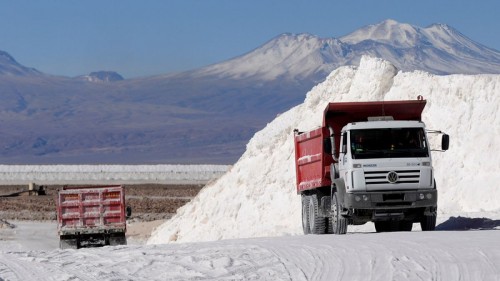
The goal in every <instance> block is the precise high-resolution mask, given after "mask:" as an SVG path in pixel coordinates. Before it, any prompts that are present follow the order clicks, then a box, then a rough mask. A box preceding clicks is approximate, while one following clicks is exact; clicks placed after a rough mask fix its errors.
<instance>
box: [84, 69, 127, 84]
mask: <svg viewBox="0 0 500 281" xmlns="http://www.w3.org/2000/svg"><path fill="white" fill-rule="evenodd" d="M83 78H84V79H86V80H87V81H89V82H116V81H122V80H124V78H123V76H121V75H120V74H119V73H118V72H115V71H95V72H91V73H90V74H89V75H85V76H83Z"/></svg>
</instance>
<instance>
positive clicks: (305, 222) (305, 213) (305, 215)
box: [302, 194, 311, 235]
mask: <svg viewBox="0 0 500 281" xmlns="http://www.w3.org/2000/svg"><path fill="white" fill-rule="evenodd" d="M302 230H303V231H304V234H306V235H307V234H310V233H311V229H310V228H309V196H306V195H304V194H302Z"/></svg>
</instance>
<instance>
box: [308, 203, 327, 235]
mask: <svg viewBox="0 0 500 281" xmlns="http://www.w3.org/2000/svg"><path fill="white" fill-rule="evenodd" d="M309 230H310V231H311V233H312V234H325V232H326V218H325V217H322V216H320V214H319V203H318V197H316V195H314V194H313V195H311V196H309Z"/></svg>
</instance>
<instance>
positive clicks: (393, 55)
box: [197, 20, 500, 80]
mask: <svg viewBox="0 0 500 281" xmlns="http://www.w3.org/2000/svg"><path fill="white" fill-rule="evenodd" d="M363 55H371V56H374V57H379V58H383V59H386V60H388V61H390V62H391V63H393V64H394V65H395V66H396V67H398V68H399V69H401V70H404V71H412V70H417V69H418V70H424V71H427V72H430V73H434V74H454V73H461V74H478V73H500V52H498V51H496V50H493V49H490V48H488V47H485V46H483V45H481V44H479V43H476V42H474V41H472V40H471V39H469V38H467V37H465V36H464V35H463V34H461V33H460V32H458V31H457V30H455V29H454V28H452V27H450V26H448V25H444V24H433V25H431V26H429V27H427V28H421V27H418V26H414V25H410V24H405V23H398V22H396V21H394V20H385V21H383V22H381V23H378V24H375V25H369V26H366V27H363V28H361V29H358V30H356V31H354V32H353V33H351V34H348V35H346V36H343V37H340V38H338V39H337V38H319V37H317V36H314V35H310V34H296V35H294V34H283V35H280V36H278V37H276V38H274V39H272V40H271V41H269V42H267V43H266V44H264V45H263V46H261V47H259V48H257V49H255V50H253V51H252V52H249V53H247V54H245V55H243V56H240V57H237V58H234V59H232V60H229V61H226V62H223V63H219V64H216V65H212V66H208V67H206V68H203V69H201V70H199V71H197V74H198V75H202V76H203V75H207V74H210V75H217V76H222V77H231V78H235V79H242V78H254V79H261V80H274V79H279V78H288V79H311V78H316V79H320V80H322V79H324V77H325V76H326V74H328V73H330V72H331V71H332V70H333V69H335V68H337V67H339V66H342V65H358V64H359V60H360V58H361V57H362V56H363Z"/></svg>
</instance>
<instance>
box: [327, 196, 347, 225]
mask: <svg viewBox="0 0 500 281" xmlns="http://www.w3.org/2000/svg"><path fill="white" fill-rule="evenodd" d="M328 230H329V232H331V233H333V234H346V233H347V219H346V218H344V217H343V216H342V215H341V214H340V204H339V199H338V197H337V193H333V195H332V215H331V216H330V218H329V220H328Z"/></svg>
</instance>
